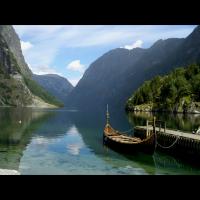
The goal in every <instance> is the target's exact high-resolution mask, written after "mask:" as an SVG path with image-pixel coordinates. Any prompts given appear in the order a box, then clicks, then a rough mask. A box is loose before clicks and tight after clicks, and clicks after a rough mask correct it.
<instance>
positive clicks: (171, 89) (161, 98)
mask: <svg viewBox="0 0 200 200" xmlns="http://www.w3.org/2000/svg"><path fill="white" fill-rule="evenodd" d="M199 85H200V65H199V64H192V65H189V66H187V67H180V68H177V69H175V70H173V71H172V72H171V73H169V74H167V75H165V76H156V77H154V78H153V79H151V80H149V81H145V82H144V83H143V85H142V86H140V87H139V88H138V89H137V90H136V91H135V92H134V93H133V95H132V96H131V97H130V98H129V99H128V101H127V102H126V106H125V110H126V111H127V112H135V111H142V112H171V113H185V114H186V113H188V114H199V113H200V90H199Z"/></svg>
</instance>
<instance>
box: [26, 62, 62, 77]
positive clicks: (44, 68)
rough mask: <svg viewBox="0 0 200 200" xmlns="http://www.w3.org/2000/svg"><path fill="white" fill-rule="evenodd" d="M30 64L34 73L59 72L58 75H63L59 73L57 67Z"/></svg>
mask: <svg viewBox="0 0 200 200" xmlns="http://www.w3.org/2000/svg"><path fill="white" fill-rule="evenodd" d="M28 66H29V68H30V69H31V71H32V72H33V73H34V74H38V75H44V74H58V75H60V76H62V74H60V73H58V72H57V71H56V70H55V69H53V68H52V67H49V66H47V65H39V66H34V65H30V64H28Z"/></svg>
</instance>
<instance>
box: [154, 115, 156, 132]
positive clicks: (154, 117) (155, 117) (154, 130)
mask: <svg viewBox="0 0 200 200" xmlns="http://www.w3.org/2000/svg"><path fill="white" fill-rule="evenodd" d="M153 132H154V133H156V117H155V116H154V117H153Z"/></svg>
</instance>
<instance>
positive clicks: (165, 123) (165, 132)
mask: <svg viewBox="0 0 200 200" xmlns="http://www.w3.org/2000/svg"><path fill="white" fill-rule="evenodd" d="M164 133H166V122H165V128H164Z"/></svg>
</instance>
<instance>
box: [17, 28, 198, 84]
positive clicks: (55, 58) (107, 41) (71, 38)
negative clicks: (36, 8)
mask: <svg viewBox="0 0 200 200" xmlns="http://www.w3.org/2000/svg"><path fill="white" fill-rule="evenodd" d="M195 27H196V26H195V25H14V29H15V30H16V32H17V34H18V35H19V37H20V40H21V46H22V51H23V55H24V57H25V60H26V62H27V63H28V65H29V67H30V68H31V70H32V71H33V72H34V73H36V74H49V73H55V74H59V75H61V76H64V77H66V78H67V79H68V80H69V81H70V82H71V83H72V84H73V85H76V84H77V82H78V81H79V80H80V78H81V77H82V76H83V73H84V71H85V70H86V69H87V68H88V67H89V65H90V64H91V63H92V62H93V61H95V60H96V59H97V58H98V57H100V56H101V55H103V54H104V53H106V52H107V51H109V50H111V49H114V48H119V47H122V48H127V49H129V50H130V49H133V48H135V47H142V48H149V47H150V46H151V45H152V44H153V43H154V42H156V41H157V40H158V39H167V38H184V37H186V36H188V35H189V34H190V33H191V32H192V31H193V29H194V28H195Z"/></svg>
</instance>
